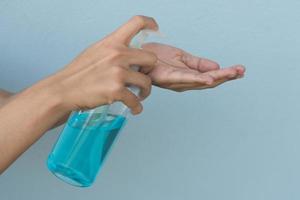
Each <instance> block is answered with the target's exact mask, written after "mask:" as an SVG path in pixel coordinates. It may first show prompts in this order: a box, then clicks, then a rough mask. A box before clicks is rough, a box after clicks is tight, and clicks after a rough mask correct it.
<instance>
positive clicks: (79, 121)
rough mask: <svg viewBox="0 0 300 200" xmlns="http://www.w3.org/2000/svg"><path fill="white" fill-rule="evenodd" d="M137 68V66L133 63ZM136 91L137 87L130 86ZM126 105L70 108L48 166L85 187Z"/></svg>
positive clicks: (119, 126) (138, 42) (141, 37)
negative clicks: (71, 110)
mask: <svg viewBox="0 0 300 200" xmlns="http://www.w3.org/2000/svg"><path fill="white" fill-rule="evenodd" d="M149 33H150V34H153V33H154V34H156V35H157V33H158V32H153V31H150V30H142V31H140V33H139V34H137V36H135V38H134V39H133V41H132V42H131V44H130V47H131V48H141V45H142V44H143V42H144V40H145V39H146V37H147V36H148V34H149ZM132 68H133V70H138V66H132ZM128 89H129V90H131V91H132V92H133V93H134V94H135V95H138V93H139V88H137V87H134V86H129V87H128ZM128 110H129V109H128V108H127V106H126V105H124V104H123V103H121V102H114V103H113V104H111V105H102V106H100V107H97V108H94V109H91V110H85V111H84V110H81V111H73V112H72V113H71V115H70V117H69V119H68V121H67V123H66V125H65V127H64V129H63V131H62V132H61V134H60V136H59V138H58V140H57V142H56V144H55V145H54V147H53V149H52V151H51V153H50V154H49V157H48V160H47V166H48V169H49V170H50V171H51V172H52V173H53V174H54V175H55V176H57V177H58V178H60V179H61V180H63V181H64V182H66V183H69V184H71V185H74V186H79V187H88V186H90V185H91V184H92V183H93V182H94V181H95V178H96V176H97V174H98V172H99V169H100V168H101V166H102V164H103V161H104V160H105V158H106V156H107V153H108V152H109V150H110V149H111V146H112V144H113V143H114V141H115V139H116V137H117V135H118V134H119V132H120V130H121V129H122V127H124V125H125V123H126V118H127V116H128V113H129V112H128Z"/></svg>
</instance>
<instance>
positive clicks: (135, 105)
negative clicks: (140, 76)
mask: <svg viewBox="0 0 300 200" xmlns="http://www.w3.org/2000/svg"><path fill="white" fill-rule="evenodd" d="M116 101H122V102H123V103H124V104H125V105H126V106H127V107H128V108H130V111H131V113H132V114H134V115H136V114H139V113H141V112H142V110H143V106H142V104H141V103H140V101H139V99H138V97H137V96H136V95H134V94H133V93H132V92H130V91H129V90H128V89H127V88H126V89H124V90H123V91H122V92H121V93H120V95H119V98H117V99H116Z"/></svg>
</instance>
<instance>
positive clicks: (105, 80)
mask: <svg viewBox="0 0 300 200" xmlns="http://www.w3.org/2000/svg"><path fill="white" fill-rule="evenodd" d="M145 28H146V29H153V30H156V29H157V28H158V26H157V24H156V22H155V21H154V20H153V19H152V18H149V17H145V16H135V17H133V18H132V19H131V20H129V21H128V22H127V23H126V24H124V25H123V26H121V27H120V28H119V29H118V30H116V31H115V32H113V33H112V34H110V35H108V36H107V37H106V38H104V39H103V40H101V41H99V42H97V43H96V44H94V45H92V46H91V47H89V48H88V49H86V50H85V51H84V52H83V53H82V54H81V55H79V56H78V57H77V58H76V59H75V60H74V61H73V62H72V63H70V64H69V65H67V66H66V67H65V68H64V69H63V70H62V71H60V72H58V73H57V74H55V75H54V76H52V77H50V78H48V79H47V80H44V81H42V83H40V84H38V85H39V86H42V87H43V88H45V87H46V88H47V87H48V86H49V85H50V86H51V88H52V89H53V88H55V89H54V91H55V92H56V93H58V94H59V95H60V96H61V97H62V99H64V107H67V110H68V111H70V110H78V109H91V108H94V107H96V106H99V105H103V104H111V103H113V102H114V101H122V102H123V103H124V104H126V105H127V106H128V107H129V108H130V109H131V111H132V112H133V114H137V113H140V112H141V110H142V105H141V103H140V101H141V100H142V99H144V98H146V97H147V96H148V95H149V94H150V90H151V85H152V84H151V79H150V78H149V76H147V75H145V74H143V73H141V72H136V71H133V70H132V69H131V68H130V66H132V65H139V66H140V67H141V69H142V70H143V71H146V72H149V71H151V70H152V67H153V66H154V65H155V63H156V61H157V57H156V55H155V54H153V53H151V52H147V51H144V50H141V49H132V48H128V45H129V43H130V41H131V39H132V38H133V37H134V36H135V35H136V33H138V32H139V31H140V30H142V29H145ZM43 85H44V86H43ZM128 85H135V86H137V87H139V88H140V89H141V93H140V98H138V97H137V96H136V95H134V94H133V93H132V92H130V91H129V90H128V89H127V86H128Z"/></svg>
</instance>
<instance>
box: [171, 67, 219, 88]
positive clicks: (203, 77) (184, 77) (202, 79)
mask: <svg viewBox="0 0 300 200" xmlns="http://www.w3.org/2000/svg"><path fill="white" fill-rule="evenodd" d="M213 81H214V78H213V77H212V76H210V75H209V74H204V73H199V72H197V71H194V70H187V69H182V70H176V71H173V72H171V73H170V74H169V76H168V82H169V83H174V84H179V83H198V84H208V85H210V84H212V83H213Z"/></svg>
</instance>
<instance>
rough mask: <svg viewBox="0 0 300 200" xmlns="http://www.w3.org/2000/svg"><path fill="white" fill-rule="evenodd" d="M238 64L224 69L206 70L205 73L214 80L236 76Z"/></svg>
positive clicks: (238, 68) (238, 69)
mask: <svg viewBox="0 0 300 200" xmlns="http://www.w3.org/2000/svg"><path fill="white" fill-rule="evenodd" d="M239 71H240V66H233V67H228V68H224V69H218V70H212V71H208V72H206V73H205V74H208V75H210V76H212V77H213V78H214V79H215V80H219V79H232V78H237V77H238V75H239Z"/></svg>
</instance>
